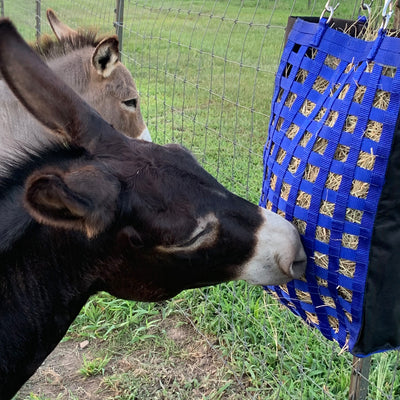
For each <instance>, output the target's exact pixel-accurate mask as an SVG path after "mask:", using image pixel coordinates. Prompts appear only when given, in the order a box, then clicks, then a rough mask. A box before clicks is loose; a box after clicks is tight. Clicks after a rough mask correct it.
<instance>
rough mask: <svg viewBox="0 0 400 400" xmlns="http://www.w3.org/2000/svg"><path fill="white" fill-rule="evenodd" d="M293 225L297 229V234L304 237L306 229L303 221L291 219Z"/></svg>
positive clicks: (305, 223)
mask: <svg viewBox="0 0 400 400" xmlns="http://www.w3.org/2000/svg"><path fill="white" fill-rule="evenodd" d="M292 222H293V224H294V226H295V227H296V228H297V230H298V231H299V233H300V234H301V235H304V234H305V233H306V228H307V222H306V221H303V220H301V219H298V218H293V221H292Z"/></svg>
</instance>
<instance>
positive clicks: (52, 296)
mask: <svg viewBox="0 0 400 400" xmlns="http://www.w3.org/2000/svg"><path fill="white" fill-rule="evenodd" d="M76 236H77V237H75V235H69V236H66V235H65V234H64V233H63V232H54V230H49V229H48V228H46V227H43V226H40V225H39V224H33V225H31V226H30V228H29V229H28V230H27V232H26V235H25V236H24V237H23V238H22V239H20V240H19V241H17V243H16V244H14V246H13V249H11V250H8V251H6V252H3V253H1V254H0V398H1V399H9V398H11V397H12V396H13V395H14V394H15V392H16V391H17V390H18V389H19V387H20V386H21V385H22V384H23V383H24V382H25V381H26V380H27V379H28V378H29V377H30V376H31V375H32V374H33V373H34V372H35V370H36V369H37V368H38V367H39V366H40V365H41V364H42V363H43V361H44V359H45V358H46V357H47V356H48V355H49V354H50V352H51V351H52V350H53V349H54V348H55V347H56V345H57V344H58V343H59V342H60V340H61V339H62V337H63V336H64V335H65V333H66V331H67V329H68V327H69V326H70V325H71V323H72V322H73V320H74V319H75V317H76V316H77V315H78V313H79V311H80V310H81V308H82V307H83V305H84V304H85V303H86V301H87V299H88V298H89V296H90V295H92V294H94V293H95V292H97V291H98V290H99V289H101V286H102V285H101V282H100V281H99V280H98V278H97V277H96V275H95V274H96V266H95V265H91V259H92V257H93V253H92V252H91V249H90V246H89V245H88V246H86V247H85V246H82V241H83V242H85V239H84V238H80V237H79V235H76ZM77 241H79V242H80V243H79V244H78V243H77ZM75 248H79V253H78V254H77V253H75V252H74V249H75Z"/></svg>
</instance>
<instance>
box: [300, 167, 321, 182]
mask: <svg viewBox="0 0 400 400" xmlns="http://www.w3.org/2000/svg"><path fill="white" fill-rule="evenodd" d="M318 173H319V167H316V166H315V165H312V164H307V165H306V168H305V170H304V174H303V178H304V179H305V180H306V181H309V182H311V183H315V180H316V179H317V176H318Z"/></svg>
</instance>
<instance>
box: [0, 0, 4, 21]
mask: <svg viewBox="0 0 400 400" xmlns="http://www.w3.org/2000/svg"><path fill="white" fill-rule="evenodd" d="M0 16H1V17H4V0H0Z"/></svg>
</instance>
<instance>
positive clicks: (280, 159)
mask: <svg viewBox="0 0 400 400" xmlns="http://www.w3.org/2000/svg"><path fill="white" fill-rule="evenodd" d="M285 157H286V151H285V150H283V149H282V148H280V149H279V150H278V154H277V155H276V162H277V163H278V164H279V165H281V164H282V163H283V160H284V159H285Z"/></svg>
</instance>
